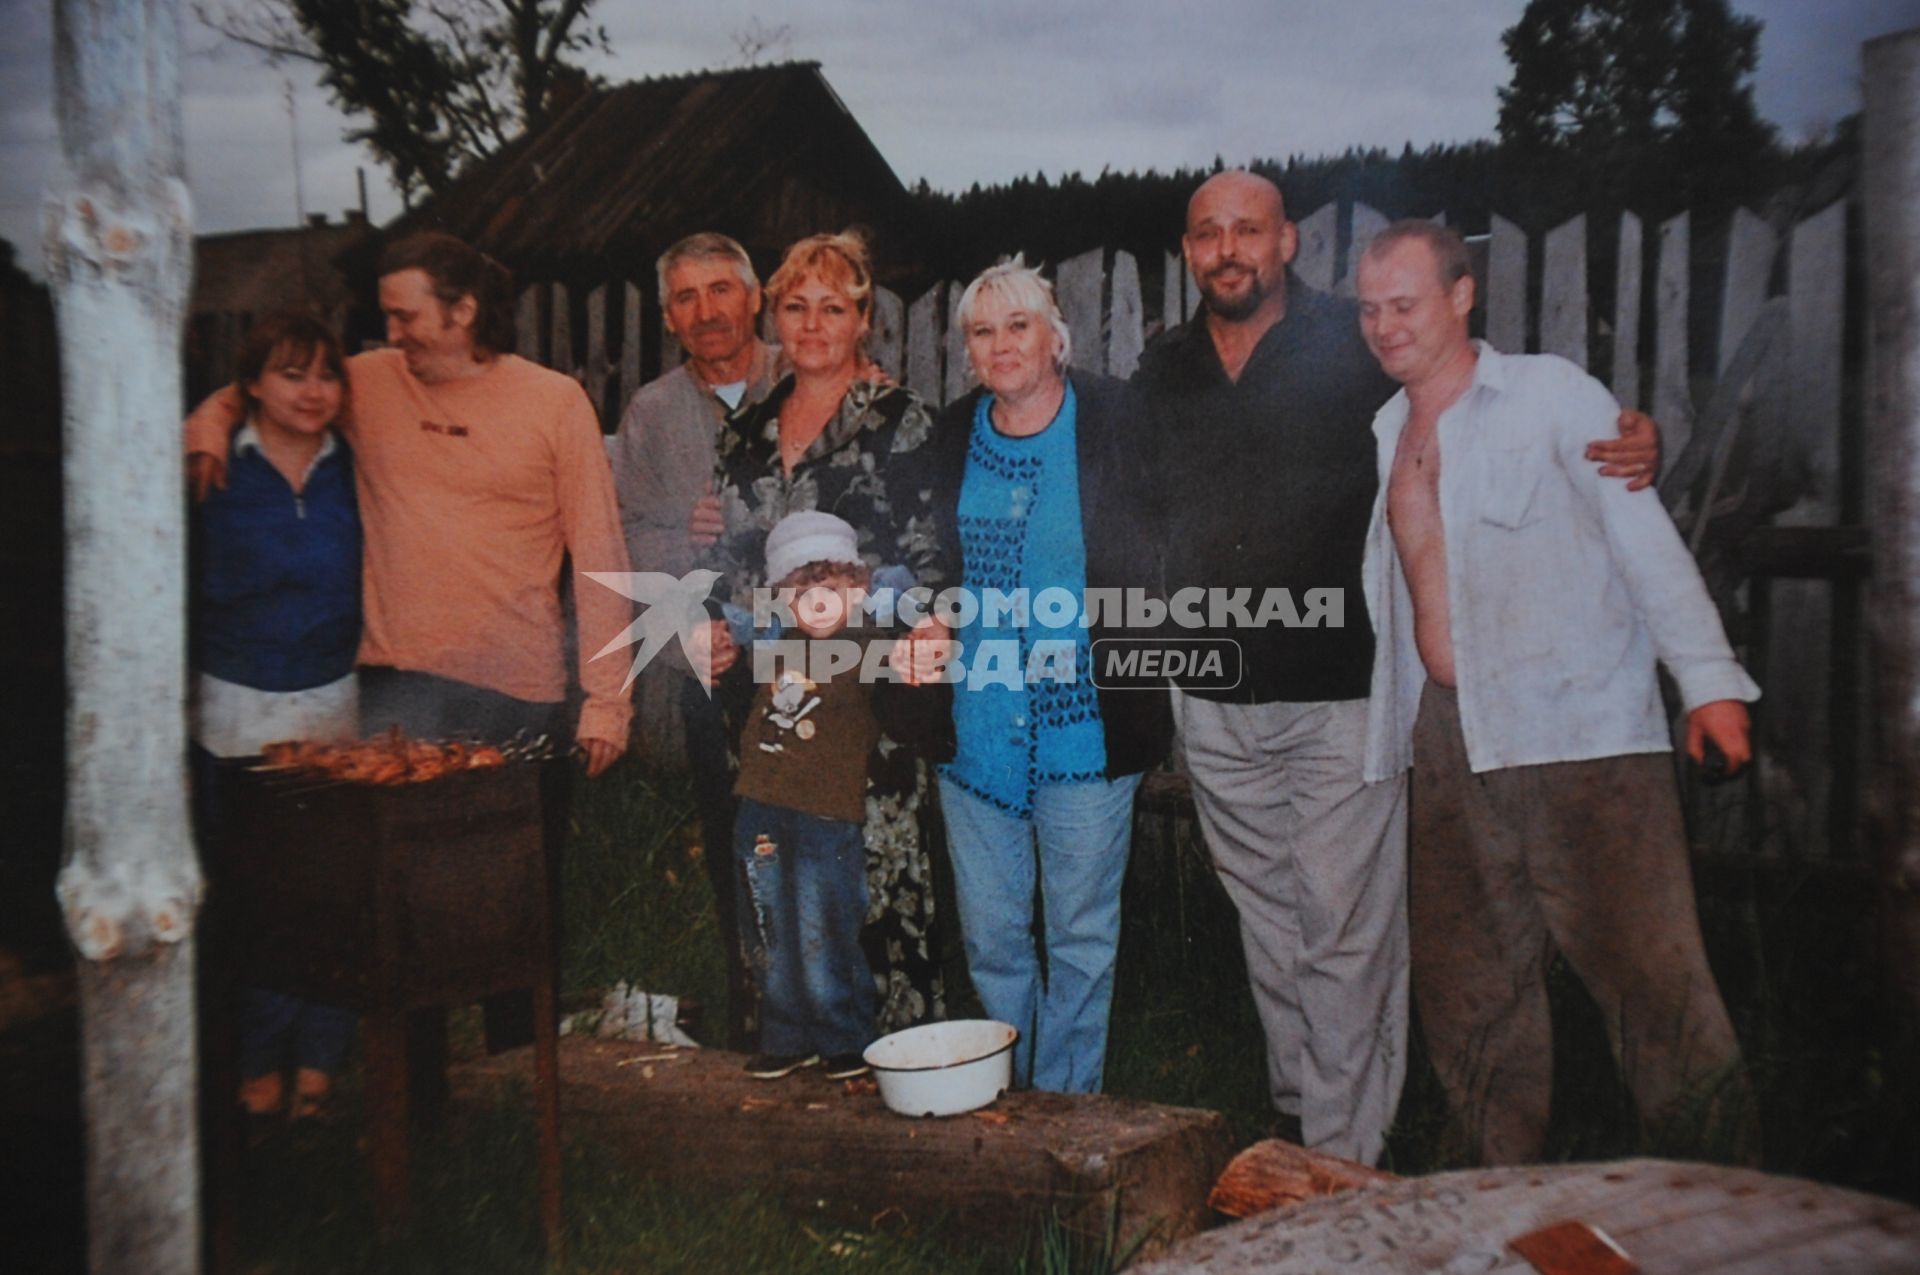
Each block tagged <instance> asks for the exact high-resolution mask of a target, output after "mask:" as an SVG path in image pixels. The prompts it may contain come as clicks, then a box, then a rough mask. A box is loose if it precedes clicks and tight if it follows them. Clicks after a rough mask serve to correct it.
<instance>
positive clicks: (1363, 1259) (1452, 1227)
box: [1132, 1160, 1920, 1275]
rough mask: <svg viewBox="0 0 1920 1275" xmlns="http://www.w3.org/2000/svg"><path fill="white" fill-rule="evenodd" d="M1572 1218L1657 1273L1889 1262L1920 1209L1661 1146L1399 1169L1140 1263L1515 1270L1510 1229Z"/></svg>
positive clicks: (1202, 1272)
mask: <svg viewBox="0 0 1920 1275" xmlns="http://www.w3.org/2000/svg"><path fill="white" fill-rule="evenodd" d="M1576 1219H1577V1220H1579V1221H1584V1222H1586V1223H1588V1224H1589V1225H1592V1226H1595V1227H1598V1228H1600V1229H1601V1230H1603V1231H1605V1232H1606V1233H1607V1234H1608V1235H1610V1236H1611V1237H1613V1239H1614V1240H1615V1241H1616V1242H1617V1243H1619V1245H1620V1246H1621V1248H1623V1249H1624V1250H1625V1251H1626V1253H1627V1256H1628V1257H1629V1258H1630V1259H1631V1260H1632V1261H1633V1262H1634V1263H1635V1264H1636V1265H1637V1268H1638V1269H1640V1270H1643V1271H1646V1272H1648V1275H1654V1273H1655V1272H1661V1271H1687V1272H1691V1273H1693V1275H1788V1273H1790V1272H1800V1271H1847V1272H1849V1275H1895V1273H1896V1272H1908V1271H1912V1270H1913V1269H1915V1263H1916V1261H1920V1211H1916V1210H1915V1209H1913V1208H1912V1207H1911V1206H1909V1205H1905V1204H1900V1203H1897V1202H1895V1201H1893V1200H1883V1199H1879V1198H1877V1197H1875V1196H1870V1195H1862V1194H1859V1193H1857V1192H1853V1191H1843V1190H1840V1189H1838V1188H1836V1187H1827V1186H1820V1185H1818V1184H1816V1183H1812V1182H1805V1181H1801V1180H1798V1179H1795V1178H1779V1177H1772V1176H1770V1175H1768V1174H1764V1173H1756V1172H1754V1171H1752V1170H1749V1169H1728V1168H1720V1167H1717V1166H1714V1165H1704V1164H1673V1163H1669V1162H1665V1161H1660V1160H1625V1161H1619V1162H1616V1163H1612V1164H1572V1165H1534V1166H1527V1167H1521V1168H1511V1169H1483V1170H1472V1171H1468V1172H1464V1173H1442V1174H1436V1175H1434V1176H1431V1177H1424V1178H1404V1179H1401V1180H1398V1181H1394V1182H1383V1183H1377V1184H1375V1185H1372V1186H1366V1187H1361V1188H1359V1189H1357V1190H1354V1191H1349V1192H1346V1193H1344V1194H1340V1195H1335V1196H1330V1197H1326V1198H1323V1199H1316V1200H1309V1201H1307V1202H1306V1203H1304V1204H1299V1205H1295V1206H1294V1207H1292V1208H1285V1209H1279V1210H1276V1211H1274V1212H1271V1213H1265V1214H1262V1215H1260V1216H1259V1217H1255V1218H1251V1219H1249V1220H1247V1221H1243V1222H1236V1223H1234V1224H1233V1225H1231V1226H1227V1227H1223V1228H1221V1229H1220V1230H1217V1231H1211V1232H1208V1233H1206V1234H1203V1235H1199V1236H1196V1237H1194V1238H1193V1239H1190V1240H1185V1241H1182V1242H1181V1243H1179V1244H1177V1245H1175V1246H1174V1247H1173V1249H1172V1250H1170V1251H1169V1252H1168V1253H1167V1255H1166V1257H1165V1258H1163V1259H1162V1260H1160V1261H1157V1262H1150V1263H1148V1264H1146V1265H1143V1266H1136V1267H1134V1268H1132V1269H1134V1270H1136V1271H1139V1272H1141V1273H1142V1275H1146V1273H1147V1272H1153V1273H1154V1275H1236V1273H1239V1272H1249V1273H1250V1272H1255V1271H1259V1272H1263V1275H1309V1273H1313V1275H1318V1272H1322V1271H1329V1270H1355V1271H1359V1270H1364V1271H1369V1272H1373V1273H1374V1275H1433V1273H1434V1272H1441V1271H1460V1272H1465V1271H1472V1272H1475V1275H1525V1273H1528V1272H1532V1271H1533V1269H1534V1268H1533V1267H1532V1266H1531V1265H1530V1264H1529V1263H1528V1262H1527V1261H1526V1260H1525V1259H1523V1258H1522V1257H1521V1256H1520V1255H1519V1254H1518V1253H1516V1252H1514V1251H1513V1250H1512V1249H1511V1248H1509V1247H1508V1245H1509V1243H1510V1242H1511V1241H1512V1240H1514V1239H1516V1238H1518V1237H1520V1236H1522V1235H1525V1234H1528V1233H1529V1232H1532V1231H1535V1230H1539V1229H1541V1228H1543V1227H1546V1226H1549V1225H1551V1224H1553V1223H1556V1222H1562V1221H1567V1220H1576Z"/></svg>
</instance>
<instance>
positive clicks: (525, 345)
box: [513, 283, 541, 363]
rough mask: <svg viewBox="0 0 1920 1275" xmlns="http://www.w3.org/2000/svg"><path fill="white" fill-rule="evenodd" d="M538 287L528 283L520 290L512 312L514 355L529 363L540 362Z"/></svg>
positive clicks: (535, 284)
mask: <svg viewBox="0 0 1920 1275" xmlns="http://www.w3.org/2000/svg"><path fill="white" fill-rule="evenodd" d="M540 287H541V285H539V284H537V283H530V284H528V285H527V286H526V287H524V288H522V289H521V290H520V303H519V305H517V306H516V307H515V308H514V312H513V332H514V340H515V349H514V353H516V354H518V355H519V356H520V357H521V358H523V359H525V360H527V361H528V362H529V363H538V362H539V361H540Z"/></svg>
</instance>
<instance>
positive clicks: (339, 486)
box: [192, 438, 360, 691]
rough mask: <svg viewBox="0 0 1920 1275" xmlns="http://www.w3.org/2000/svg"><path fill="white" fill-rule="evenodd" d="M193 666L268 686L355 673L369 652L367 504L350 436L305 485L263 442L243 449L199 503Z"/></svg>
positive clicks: (296, 685) (302, 684)
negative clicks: (300, 486) (362, 504)
mask: <svg viewBox="0 0 1920 1275" xmlns="http://www.w3.org/2000/svg"><path fill="white" fill-rule="evenodd" d="M193 531H194V545H193V548H194V553H193V621H194V623H193V643H192V651H193V667H194V668H195V670H197V671H199V672H202V673H208V674H211V675H212V676H214V677H217V678H219V679H221V680H222V681H226V682H234V683H237V684H238V685H241V686H248V687H252V688H253V689H254V690H259V691H301V690H307V689H308V688H310V687H315V686H324V685H326V684H327V683H329V682H334V681H338V680H339V679H340V678H342V677H345V676H346V675H347V674H348V673H351V672H352V671H353V664H354V657H355V655H356V654H357V653H358V652H359V649H360V511H359V505H358V502H357V501H356V500H355V497H354V489H353V459H352V454H351V453H350V452H349V451H348V450H347V447H346V444H345V443H344V442H341V441H340V440H339V439H337V438H336V439H335V440H334V445H333V448H332V450H331V451H330V452H329V453H328V454H326V455H324V456H322V457H321V458H320V459H319V460H317V461H315V462H314V465H313V468H312V470H311V472H309V473H308V475H307V481H306V487H305V489H304V490H303V491H301V492H300V493H299V494H295V492H294V490H293V486H292V484H290V483H288V482H287V480H286V479H285V478H284V477H282V476H281V473H280V471H279V470H277V469H275V468H274V467H273V463H272V462H271V461H269V460H268V459H267V458H266V457H265V456H263V455H262V454H261V453H260V449H259V448H258V447H257V446H249V447H243V446H240V445H238V444H236V446H235V447H234V451H233V459H232V463H231V464H230V465H229V466H228V470H227V486H226V488H225V490H217V489H216V490H215V491H212V492H210V493H209V494H208V496H207V499H206V500H205V501H204V502H202V503H201V504H200V505H199V506H198V508H197V509H195V511H194V520H193Z"/></svg>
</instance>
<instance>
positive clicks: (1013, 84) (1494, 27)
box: [0, 0, 1920, 274]
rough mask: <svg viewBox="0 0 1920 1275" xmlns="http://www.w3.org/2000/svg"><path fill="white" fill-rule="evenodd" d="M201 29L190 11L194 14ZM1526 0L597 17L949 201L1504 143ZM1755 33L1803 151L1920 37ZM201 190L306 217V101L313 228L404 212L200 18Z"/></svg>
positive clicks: (22, 26)
mask: <svg viewBox="0 0 1920 1275" xmlns="http://www.w3.org/2000/svg"><path fill="white" fill-rule="evenodd" d="M187 7H188V8H189V9H190V8H191V5H190V3H189V4H188V6H187ZM1525 7H1526V5H1525V0H1291V2H1289V0H1207V2H1206V3H1197V2H1192V0H961V2H960V3H908V2H906V0H796V2H793V3H787V4H777V3H769V2H768V0H699V2H698V3H682V2H678V0H600V3H599V5H598V7H597V9H596V10H595V12H594V15H593V16H594V18H595V20H596V21H597V22H598V23H600V24H602V25H604V26H605V27H606V28H607V29H608V32H609V33H610V35H611V36H612V41H613V47H614V52H615V56H614V57H613V58H612V59H611V60H607V59H595V60H594V62H593V63H592V64H591V65H592V69H594V70H595V71H597V72H599V73H601V74H603V75H605V76H607V77H608V78H610V79H616V80H618V79H626V78H632V77H635V76H644V75H653V74H662V73H677V72H681V71H686V70H691V69H697V68H701V67H713V66H722V65H729V64H734V63H737V61H738V60H739V56H740V55H739V53H738V51H737V49H736V46H735V40H734V37H735V36H736V34H738V33H742V32H746V31H749V30H752V29H755V27H756V24H757V28H758V29H759V30H760V31H762V32H780V31H781V30H782V29H784V31H785V39H784V40H782V41H779V42H776V43H775V44H774V45H773V46H772V48H771V50H770V51H769V52H768V53H767V54H765V55H763V59H762V60H773V59H777V58H780V57H793V58H807V59H814V60H817V61H819V62H820V63H821V64H822V69H823V71H824V73H825V74H826V76H827V79H828V81H829V82H830V83H831V84H832V85H833V86H834V88H835V89H836V90H837V91H838V92H839V94H840V96H841V98H842V99H843V100H844V101H845V102H846V104H847V106H848V108H849V109H850V110H851V111H852V112H853V114H854V116H855V118H856V119H858V120H859V121H860V123H861V124H862V125H864V126H865V128H866V130H867V132H868V134H869V135H870V136H871V137H872V138H873V140H874V142H875V144H876V145H878V146H879V148H880V151H881V153H882V154H883V155H885V156H886V158H887V159H888V161H889V162H891V163H892V165H893V169H894V171H895V172H896V173H898V174H899V176H900V178H901V179H902V180H903V181H906V182H909V183H910V182H913V181H914V180H916V179H918V178H921V177H925V178H926V179H927V180H928V181H930V182H931V183H933V185H934V186H936V187H939V188H943V189H958V188H963V187H965V186H966V185H968V184H969V183H972V182H975V181H979V182H993V181H998V180H1004V179H1006V178H1010V177H1014V176H1016V175H1019V174H1021V173H1032V172H1034V171H1036V170H1042V171H1045V172H1047V173H1048V174H1050V175H1057V174H1060V173H1063V172H1066V171H1070V170H1074V169H1078V170H1080V171H1082V172H1085V173H1087V174H1088V175H1093V174H1096V173H1098V172H1099V171H1100V170H1101V168H1103V167H1112V168H1115V169H1122V170H1124V169H1134V168H1150V167H1152V168H1160V169H1163V170H1164V169H1171V168H1174V167H1178V166H1179V165H1182V164H1207V163H1211V162H1212V160H1213V158H1214V156H1215V155H1219V156H1222V157H1224V158H1225V159H1226V160H1227V162H1229V163H1240V162H1244V161H1246V160H1248V159H1251V158H1258V157H1266V156H1273V157H1280V158H1284V157H1285V156H1287V155H1292V154H1300V155H1308V156H1311V155H1318V154H1324V153H1328V152H1338V151H1340V150H1344V149H1345V148H1346V147H1348V146H1350V145H1363V146H1386V147H1391V148H1395V149H1398V148H1399V147H1400V145H1401V144H1402V143H1405V142H1409V141H1410V142H1412V143H1413V144H1414V145H1415V146H1416V147H1419V146H1424V145H1426V144H1428V143H1432V142H1460V141H1469V140H1472V139H1475V138H1484V137H1491V136H1492V135H1493V133H1494V121H1495V114H1496V110H1497V106H1498V103H1497V99H1496V97H1495V93H1496V90H1497V89H1498V87H1499V86H1500V85H1501V84H1504V83H1505V82H1506V80H1507V78H1508V73H1509V67H1508V65H1507V62H1506V59H1505V56H1504V55H1503V53H1502V52H1501V47H1500V33H1501V32H1502V31H1503V30H1505V29H1506V28H1507V27H1509V26H1511V25H1513V23H1514V22H1515V21H1516V20H1517V19H1518V18H1519V16H1520V13H1521V11H1522V10H1523V9H1524V8H1525ZM1734 7H1735V8H1736V9H1737V10H1739V11H1741V12H1743V13H1748V14H1752V15H1753V16H1755V17H1758V18H1761V19H1762V20H1763V21H1764V22H1765V23H1766V26H1765V30H1764V31H1763V33H1762V35H1761V44H1760V68H1759V73H1758V76H1757V77H1756V83H1757V98H1758V102H1759V106H1760V111H1761V113H1762V114H1763V115H1764V116H1766V117H1767V118H1768V119H1769V120H1771V121H1773V122H1774V123H1775V124H1777V125H1778V126H1779V127H1780V128H1781V130H1782V132H1783V133H1784V134H1785V136H1786V137H1787V138H1788V139H1790V140H1798V139H1800V138H1802V137H1805V136H1807V135H1808V134H1809V133H1811V132H1813V131H1816V130H1818V129H1820V128H1822V127H1823V126H1826V125H1830V124H1831V123H1833V122H1834V121H1835V120H1838V119H1839V118H1841V117H1843V116H1845V115H1847V114H1849V113H1851V112H1853V111H1855V110H1858V109H1859V101H1860V88H1859V48H1860V44H1861V42H1862V41H1863V40H1866V39H1870V38H1871V37H1873V36H1876V35H1881V34H1884V33H1886V32H1889V31H1895V30H1900V29H1903V28H1907V27H1913V26H1920V0H1735V4H1734ZM50 12H51V3H50V0H0V237H4V238H7V239H10V240H12V241H13V242H14V243H15V244H17V245H19V246H20V253H19V255H20V258H21V260H22V263H23V264H25V265H26V266H27V267H28V268H29V269H31V270H33V271H34V273H36V274H38V273H40V268H39V260H40V249H39V211H38V210H39V204H40V198H41V194H42V192H43V191H44V190H45V189H46V188H47V187H48V186H49V184H52V183H55V182H57V181H59V180H61V176H60V171H61V170H60V162H59V157H58V146H57V141H56V136H55V128H54V121H53V114H52V109H51V98H52V66H51V43H52V35H51V18H50V16H49V15H50ZM185 39H186V46H187V49H188V59H187V66H186V73H185V81H186V135H187V165H188V180H189V183H190V184H191V186H192V189H193V197H194V204H195V210H196V220H197V223H198V225H199V227H200V229H201V230H202V231H222V230H239V229H247V228H252V227H257V226H272V225H288V224H291V223H292V222H293V221H294V220H295V217H296V204H295V195H294V165H293V158H292V154H293V149H294V148H293V144H292V137H293V132H294V129H293V127H292V124H291V123H290V120H289V113H288V107H287V102H286V96H287V87H286V86H287V85H288V84H289V83H290V84H291V86H292V96H293V120H294V121H297V129H298V138H299V153H300V173H301V177H302V187H303V189H304V196H305V206H306V208H307V209H308V210H309V211H329V212H331V213H333V214H334V215H335V216H336V217H337V216H338V215H339V213H340V211H341V210H342V209H344V208H346V207H349V206H351V205H353V204H354V203H356V202H357V196H356V194H355V181H354V170H355V169H356V168H357V167H365V168H366V169H367V177H368V184H369V186H370V187H371V191H372V194H371V203H372V213H373V216H374V218H375V219H376V220H384V219H386V218H387V217H389V216H391V215H392V214H393V213H394V212H396V211H397V210H398V207H399V201H398V199H397V197H395V196H394V194H393V193H392V191H391V190H390V189H389V188H388V187H387V186H386V183H385V179H384V174H383V172H382V170H381V169H379V168H378V166H377V165H375V164H374V163H373V161H372V160H371V159H370V158H368V157H367V156H366V154H365V153H364V152H362V151H360V150H358V149H357V148H355V147H352V146H349V145H347V144H346V143H344V142H342V141H341V140H340V134H341V131H342V129H343V127H344V122H343V120H342V119H341V117H340V116H339V115H338V114H337V113H336V112H335V111H334V110H333V109H332V107H331V106H329V104H328V103H327V101H326V95H325V93H324V91H323V90H321V89H320V88H319V87H318V86H317V84H316V83H315V80H314V77H313V75H312V72H311V69H310V68H307V67H302V66H297V65H296V66H289V67H286V68H283V69H275V68H271V67H268V66H266V65H264V64H263V63H262V62H261V61H260V60H259V59H258V58H257V57H256V56H255V55H253V54H252V53H251V52H249V51H246V50H242V49H238V48H236V47H234V46H232V45H230V44H227V43H226V42H224V41H222V40H221V38H220V37H218V36H217V35H215V34H213V33H212V32H211V31H209V30H208V29H207V28H205V27H203V26H201V25H200V24H199V23H198V22H197V21H196V20H194V19H193V18H191V17H189V18H188V20H187V24H186V31H185Z"/></svg>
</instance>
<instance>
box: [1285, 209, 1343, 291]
mask: <svg viewBox="0 0 1920 1275" xmlns="http://www.w3.org/2000/svg"><path fill="white" fill-rule="evenodd" d="M1339 218H1340V205H1339V204H1337V203H1333V204H1326V205H1323V206H1322V207H1319V208H1316V209H1314V210H1313V211H1312V212H1311V213H1309V214H1307V215H1306V216H1305V217H1302V218H1300V220H1299V221H1297V222H1295V223H1294V230H1295V232H1296V233H1297V234H1298V235H1299V236H1300V248H1299V250H1298V251H1297V252H1295V253H1294V254H1293V272H1294V273H1295V274H1297V275H1299V276H1300V282H1302V283H1304V284H1306V285H1307V286H1308V287H1309V288H1314V289H1317V290H1319V291H1321V292H1332V291H1333V248H1334V240H1335V239H1336V238H1337V237H1338V236H1339V233H1340V221H1339Z"/></svg>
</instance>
